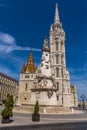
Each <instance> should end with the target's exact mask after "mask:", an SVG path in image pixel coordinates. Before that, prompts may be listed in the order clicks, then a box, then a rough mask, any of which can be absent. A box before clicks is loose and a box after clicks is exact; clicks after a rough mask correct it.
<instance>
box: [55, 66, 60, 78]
mask: <svg viewBox="0 0 87 130" xmlns="http://www.w3.org/2000/svg"><path fill="white" fill-rule="evenodd" d="M56 77H57V78H58V77H59V69H58V68H56Z"/></svg>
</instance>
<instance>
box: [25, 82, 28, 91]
mask: <svg viewBox="0 0 87 130" xmlns="http://www.w3.org/2000/svg"><path fill="white" fill-rule="evenodd" d="M27 88H28V84H27V83H26V85H25V91H27Z"/></svg>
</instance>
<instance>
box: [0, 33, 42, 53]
mask: <svg viewBox="0 0 87 130" xmlns="http://www.w3.org/2000/svg"><path fill="white" fill-rule="evenodd" d="M14 50H21V51H26V50H32V51H39V52H40V51H41V49H38V48H30V47H22V46H18V45H17V44H16V40H15V38H14V37H12V36H11V35H9V34H6V33H3V32H0V52H2V53H10V52H12V51H14Z"/></svg>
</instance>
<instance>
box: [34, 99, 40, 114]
mask: <svg viewBox="0 0 87 130" xmlns="http://www.w3.org/2000/svg"><path fill="white" fill-rule="evenodd" d="M34 114H39V103H38V100H37V101H36V103H35V106H34Z"/></svg>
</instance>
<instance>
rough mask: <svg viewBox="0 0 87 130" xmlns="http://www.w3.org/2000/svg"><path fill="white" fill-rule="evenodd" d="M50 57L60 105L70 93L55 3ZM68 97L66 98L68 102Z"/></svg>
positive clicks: (63, 43)
mask: <svg viewBox="0 0 87 130" xmlns="http://www.w3.org/2000/svg"><path fill="white" fill-rule="evenodd" d="M50 59H51V65H52V72H53V77H54V78H55V86H56V88H57V96H58V99H59V101H58V102H59V103H58V104H60V105H62V106H64V105H65V99H64V98H68V97H65V95H66V94H68V95H69V94H70V78H69V73H68V71H67V70H66V58H65V32H64V30H63V28H62V24H61V22H60V19H59V12H58V5H57V4H56V9H55V18H54V23H53V24H52V25H51V27H50ZM69 100H70V99H68V104H69V102H70V101H69Z"/></svg>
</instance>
